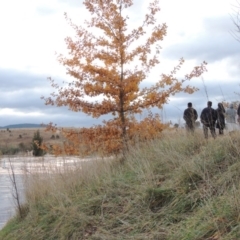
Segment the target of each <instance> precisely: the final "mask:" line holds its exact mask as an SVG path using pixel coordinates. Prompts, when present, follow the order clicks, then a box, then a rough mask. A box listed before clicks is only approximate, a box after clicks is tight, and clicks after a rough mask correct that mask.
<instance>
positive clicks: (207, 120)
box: [200, 101, 217, 139]
mask: <svg viewBox="0 0 240 240" xmlns="http://www.w3.org/2000/svg"><path fill="white" fill-rule="evenodd" d="M200 119H201V123H202V124H203V133H204V137H205V138H206V139H207V138H208V128H209V129H210V132H211V135H212V137H213V138H216V130H215V124H216V120H217V111H216V110H215V109H213V108H212V102H211V101H208V103H207V107H206V108H204V109H203V110H202V112H201V115H200Z"/></svg>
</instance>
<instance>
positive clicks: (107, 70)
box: [44, 0, 206, 153]
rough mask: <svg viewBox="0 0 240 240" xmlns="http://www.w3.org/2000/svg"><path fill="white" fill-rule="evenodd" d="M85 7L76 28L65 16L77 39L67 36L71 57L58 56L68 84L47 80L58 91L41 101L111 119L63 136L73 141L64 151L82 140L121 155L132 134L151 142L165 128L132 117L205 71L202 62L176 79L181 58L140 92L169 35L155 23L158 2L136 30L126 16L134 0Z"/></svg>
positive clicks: (102, 0)
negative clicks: (87, 16)
mask: <svg viewBox="0 0 240 240" xmlns="http://www.w3.org/2000/svg"><path fill="white" fill-rule="evenodd" d="M83 4H84V6H85V7H86V9H87V10H88V11H89V12H90V14H91V18H90V19H88V20H86V21H85V25H84V26H83V25H80V26H78V25H76V24H74V23H73V22H72V21H71V19H70V18H69V17H68V15H67V14H65V17H66V20H67V21H68V22H69V24H70V26H71V27H72V28H73V29H74V30H75V33H76V36H75V38H72V37H66V39H65V41H66V45H67V48H68V50H69V53H68V55H67V56H64V55H59V57H58V60H59V62H60V64H62V65H63V66H64V67H65V68H66V70H67V74H69V75H70V76H71V77H72V81H71V82H69V83H68V84H67V85H63V86H59V85H58V84H57V83H56V82H55V81H54V80H53V79H51V78H49V80H50V81H51V83H52V87H53V88H55V90H56V91H55V92H54V93H53V94H52V95H51V96H50V97H47V98H44V99H45V103H46V104H47V105H56V106H59V107H61V106H68V107H69V108H70V110H72V111H76V112H78V111H79V112H83V113H85V114H87V115H90V116H92V117H93V118H98V117H100V116H102V115H107V114H112V116H113V118H112V119H111V120H109V121H104V122H103V125H98V126H93V127H91V128H82V129H81V130H80V131H79V132H78V133H76V131H75V132H73V131H70V132H69V131H68V133H66V132H65V133H66V136H67V137H68V138H69V139H70V140H71V141H70V142H71V143H69V145H68V149H73V146H74V147H77V146H79V144H80V143H82V144H83V142H84V144H85V146H86V145H89V144H90V143H91V144H90V145H91V147H92V148H94V146H95V147H96V149H99V148H101V150H102V151H103V152H105V153H106V152H109V153H111V152H116V151H120V150H122V151H123V152H125V151H126V149H127V147H128V144H129V142H130V141H131V140H132V139H133V138H134V136H136V135H137V136H138V137H140V138H144V139H146V138H153V137H154V136H156V134H157V133H159V132H161V131H162V130H163V128H164V124H162V123H161V119H160V117H159V115H157V114H156V115H152V114H150V115H149V116H148V117H146V118H145V119H143V120H141V121H138V120H137V119H136V117H135V114H139V113H142V112H143V111H144V110H150V109H151V108H152V107H157V108H159V109H161V108H162V107H163V105H164V104H165V103H167V101H168V100H169V97H170V96H172V95H174V94H176V93H179V92H185V93H193V92H194V91H196V90H197V89H196V88H195V87H193V86H190V85H188V84H187V82H188V81H189V80H191V79H193V78H195V77H199V76H201V75H202V74H203V72H204V71H206V62H203V63H202V64H200V65H199V66H196V67H194V68H193V70H192V71H190V73H189V74H186V75H185V77H184V78H182V79H178V78H177V77H176V74H177V72H178V71H179V70H180V68H181V67H182V65H183V63H184V59H183V58H181V59H180V60H179V63H178V65H177V66H175V67H173V69H172V71H171V72H170V73H168V74H159V76H156V79H154V82H155V83H154V84H153V85H152V86H150V87H143V88H141V87H140V84H141V83H142V82H143V81H144V80H145V81H148V80H149V79H148V77H149V73H150V72H151V70H152V69H153V68H156V67H157V66H158V65H159V64H160V61H159V54H160V49H161V47H160V42H161V41H162V40H163V39H164V37H165V36H166V34H167V25H166V24H165V23H163V24H160V23H158V22H157V14H159V11H160V7H159V1H158V0H153V1H150V3H149V7H148V11H147V13H146V15H145V17H144V20H143V22H142V23H140V25H139V26H138V27H136V28H132V27H131V24H130V23H131V22H130V17H129V16H128V15H127V14H126V12H127V11H126V10H127V9H128V8H130V7H132V5H133V4H134V3H133V1H132V0H85V1H84V2H83ZM135 4H137V2H136V3H135ZM51 127H53V126H51ZM74 143H77V145H76V146H75V144H74ZM70 146H71V147H70ZM100 146H101V147H100ZM66 147H67V146H66ZM85 149H86V148H85ZM96 149H95V150H96ZM58 150H59V148H58ZM65 150H66V148H65ZM75 150H76V149H75ZM75 150H74V151H75ZM69 151H70V150H69ZM72 151H73V150H72ZM77 151H79V147H77ZM70 152H71V151H70Z"/></svg>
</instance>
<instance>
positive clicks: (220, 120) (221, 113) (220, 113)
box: [216, 103, 225, 135]
mask: <svg viewBox="0 0 240 240" xmlns="http://www.w3.org/2000/svg"><path fill="white" fill-rule="evenodd" d="M216 111H217V124H216V128H218V129H219V134H220V135H222V134H223V129H224V128H225V109H224V106H223V104H222V103H218V108H217V109H216Z"/></svg>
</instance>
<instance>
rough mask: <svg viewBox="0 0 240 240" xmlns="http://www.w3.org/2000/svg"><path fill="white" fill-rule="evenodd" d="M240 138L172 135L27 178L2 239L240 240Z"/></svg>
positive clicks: (234, 135) (196, 134) (238, 136)
mask: <svg viewBox="0 0 240 240" xmlns="http://www.w3.org/2000/svg"><path fill="white" fill-rule="evenodd" d="M239 151H240V135H239V132H236V133H235V134H231V135H229V134H225V135H224V136H222V137H217V139H215V140H214V139H211V138H209V140H205V139H204V138H203V133H202V132H201V131H200V132H198V131H197V132H196V133H195V134H194V135H187V134H186V133H185V131H181V130H180V131H178V132H176V131H172V132H166V133H164V134H163V136H162V137H161V138H160V139H156V140H154V141H151V142H145V143H139V144H138V146H135V147H134V148H132V149H131V150H130V152H129V154H128V156H127V161H126V163H125V164H124V165H122V164H119V161H118V159H105V160H103V159H102V160H101V159H100V160H99V159H98V160H92V161H88V162H83V163H82V164H76V165H74V166H69V165H66V167H65V168H63V169H59V168H56V167H54V166H53V167H52V168H48V169H46V171H45V173H43V171H41V173H35V174H26V176H25V177H26V178H25V179H26V189H27V191H26V207H27V208H28V214H27V215H26V217H25V218H24V220H20V219H19V218H17V217H16V218H15V219H13V220H12V221H11V222H10V223H9V224H8V225H7V226H6V227H5V228H4V229H3V230H2V231H1V232H0V238H1V237H2V239H161V240H164V239H168V240H176V239H181V240H207V239H208V240H218V239H224V240H234V239H240V224H239V222H240V221H239V220H240V202H239V199H240V189H239V186H240V174H239V172H240V171H239V170H240V155H239V153H240V152H239Z"/></svg>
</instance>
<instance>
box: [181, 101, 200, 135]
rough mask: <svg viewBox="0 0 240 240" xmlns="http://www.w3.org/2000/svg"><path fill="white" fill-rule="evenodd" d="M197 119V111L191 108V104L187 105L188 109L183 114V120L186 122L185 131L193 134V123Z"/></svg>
mask: <svg viewBox="0 0 240 240" xmlns="http://www.w3.org/2000/svg"><path fill="white" fill-rule="evenodd" d="M197 118H198V114H197V111H196V110H195V109H194V108H193V107H192V103H191V102H189V103H188V108H187V109H185V111H184V113H183V119H184V120H185V121H186V129H187V131H189V132H194V130H195V121H196V120H197Z"/></svg>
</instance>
